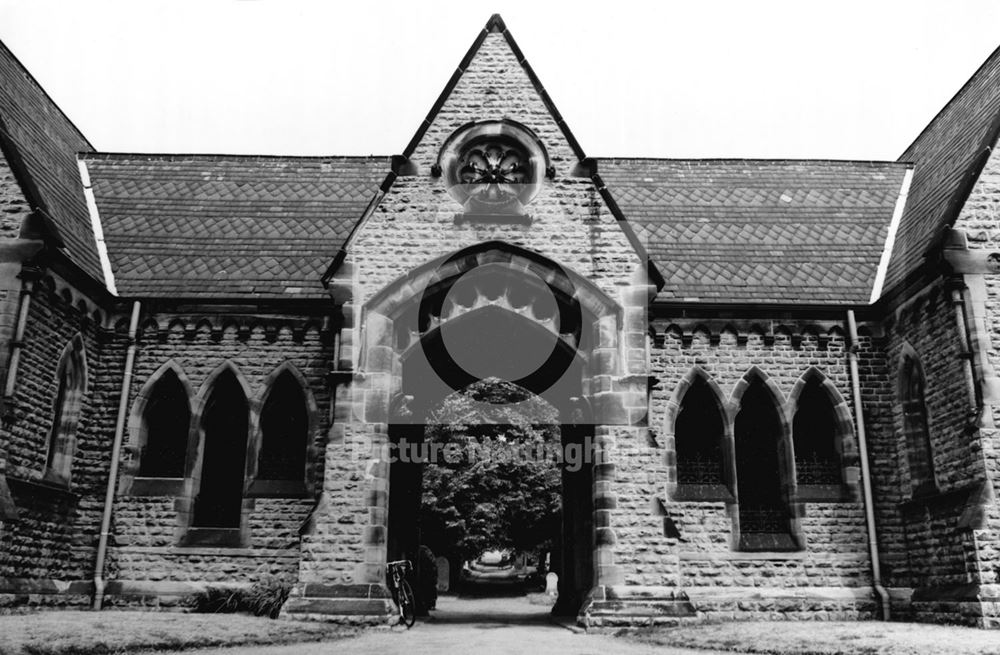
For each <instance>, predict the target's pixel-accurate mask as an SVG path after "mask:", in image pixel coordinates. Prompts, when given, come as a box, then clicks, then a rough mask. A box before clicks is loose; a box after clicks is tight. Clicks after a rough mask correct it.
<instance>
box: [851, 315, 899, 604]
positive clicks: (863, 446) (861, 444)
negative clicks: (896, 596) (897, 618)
mask: <svg viewBox="0 0 1000 655" xmlns="http://www.w3.org/2000/svg"><path fill="white" fill-rule="evenodd" d="M847 329H848V332H849V334H850V338H851V346H850V348H849V349H848V351H847V357H848V360H849V361H850V366H851V390H852V392H853V396H854V416H855V421H856V422H857V429H858V451H859V455H860V458H861V487H862V489H863V490H864V496H865V524H866V527H867V528H868V557H869V559H871V564H872V588H873V589H874V590H875V593H876V594H877V595H878V597H879V600H880V601H881V603H882V620H883V621H888V620H889V618H890V614H891V607H890V603H889V592H888V591H886V589H885V587H883V586H882V566H881V564H880V563H879V555H878V533H877V532H876V531H875V507H874V506H873V504H872V478H871V470H870V469H869V467H868V439H867V436H866V434H865V419H864V413H863V406H862V404H861V381H860V377H859V375H858V323H857V320H856V319H855V317H854V310H853V309H848V310H847Z"/></svg>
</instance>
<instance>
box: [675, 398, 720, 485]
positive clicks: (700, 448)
mask: <svg viewBox="0 0 1000 655" xmlns="http://www.w3.org/2000/svg"><path fill="white" fill-rule="evenodd" d="M724 432H725V423H724V422H723V419H722V412H721V410H720V407H719V403H718V400H717V399H716V396H715V394H714V393H713V392H712V389H711V387H710V386H709V385H708V383H707V382H706V381H705V380H703V379H702V378H696V379H695V381H694V382H693V383H692V384H691V386H690V387H689V388H688V390H687V391H686V392H685V393H684V397H683V399H682V400H681V407H680V412H678V414H677V419H676V421H675V422H674V443H675V447H676V451H677V483H678V484H697V485H721V484H725V470H724V469H723V458H722V439H723V434H724Z"/></svg>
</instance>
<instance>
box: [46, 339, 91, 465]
mask: <svg viewBox="0 0 1000 655" xmlns="http://www.w3.org/2000/svg"><path fill="white" fill-rule="evenodd" d="M56 377H57V380H58V382H57V387H56V395H55V397H54V398H53V401H52V426H51V427H50V428H49V434H48V438H47V440H46V454H45V473H44V477H45V478H46V479H47V480H49V481H51V482H57V483H60V484H68V483H69V478H70V471H71V469H72V464H73V451H74V449H75V445H76V429H77V425H78V424H79V421H80V411H81V409H82V405H83V396H84V394H85V393H86V391H87V360H86V353H85V351H84V345H83V339H82V338H81V337H80V335H77V336H75V337H74V338H73V340H72V341H70V343H69V344H68V345H67V346H66V348H65V350H63V354H62V357H60V359H59V365H58V367H57V368H56Z"/></svg>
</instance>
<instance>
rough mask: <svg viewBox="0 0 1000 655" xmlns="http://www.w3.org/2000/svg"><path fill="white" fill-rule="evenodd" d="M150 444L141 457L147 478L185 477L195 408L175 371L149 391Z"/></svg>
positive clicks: (147, 429) (147, 421)
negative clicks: (188, 444)
mask: <svg viewBox="0 0 1000 655" xmlns="http://www.w3.org/2000/svg"><path fill="white" fill-rule="evenodd" d="M142 420H143V426H144V429H145V433H146V444H145V446H143V449H142V453H141V454H140V459H139V475H140V476H141V477H145V478H181V477H184V461H185V459H186V457H187V442H188V430H189V426H190V424H191V407H190V405H189V404H188V396H187V392H186V391H185V389H184V385H183V384H181V381H180V380H179V379H178V377H177V374H176V373H174V372H173V371H167V372H166V373H164V375H163V377H161V378H160V379H159V380H158V381H157V382H156V384H155V385H154V387H153V389H152V391H151V392H150V394H149V398H148V399H147V401H146V407H145V409H144V411H143V418H142Z"/></svg>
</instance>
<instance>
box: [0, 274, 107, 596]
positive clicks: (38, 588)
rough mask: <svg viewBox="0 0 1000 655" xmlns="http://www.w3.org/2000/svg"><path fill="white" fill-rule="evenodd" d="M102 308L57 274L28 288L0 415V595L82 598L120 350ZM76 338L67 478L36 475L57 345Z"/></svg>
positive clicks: (42, 457)
mask: <svg viewBox="0 0 1000 655" xmlns="http://www.w3.org/2000/svg"><path fill="white" fill-rule="evenodd" d="M104 317H105V314H104V312H103V311H102V310H101V309H99V308H97V307H96V306H95V305H94V304H93V303H92V302H91V301H90V300H88V299H86V298H85V297H83V296H82V295H81V294H79V292H78V291H76V290H75V289H74V288H72V287H71V286H69V285H68V284H66V283H65V281H63V280H61V279H59V278H55V277H52V276H47V277H45V278H43V279H42V280H40V281H39V282H38V283H37V285H36V287H35V291H34V293H33V294H32V299H31V307H30V312H29V314H28V319H27V325H26V331H25V338H24V346H23V350H22V356H21V361H20V366H19V369H18V376H17V385H16V387H15V390H14V395H13V397H12V398H10V399H9V400H8V404H7V409H8V411H9V416H8V421H7V422H5V424H4V425H3V426H2V427H0V430H2V435H0V437H2V440H3V441H4V443H5V444H6V452H7V463H6V469H7V470H6V475H7V482H8V485H9V486H10V490H11V495H12V498H13V500H14V503H15V505H16V507H17V518H16V519H14V520H12V521H9V522H7V523H6V524H5V525H4V530H3V532H2V534H0V579H2V581H0V600H2V602H3V603H4V604H20V603H24V602H31V603H36V602H37V603H58V604H65V603H85V602H87V600H88V595H89V593H90V591H89V590H90V580H91V578H92V576H93V567H94V559H95V547H96V543H97V535H98V532H99V526H100V520H101V510H102V507H103V495H104V490H105V484H106V481H107V474H108V465H109V462H110V452H109V451H110V444H111V439H112V434H113V430H114V418H115V415H114V408H115V407H116V406H117V400H118V393H119V385H120V379H121V367H122V363H123V358H122V355H123V349H122V348H121V346H122V344H121V342H120V341H118V340H116V339H114V338H109V337H108V335H107V333H106V331H105V330H103V329H102V327H101V326H102V324H103V323H104V321H105V318H104ZM77 334H79V335H81V336H82V337H83V341H84V344H85V348H86V359H87V366H88V392H87V394H86V395H85V396H84V398H83V409H82V414H81V416H80V421H79V424H78V428H77V432H76V444H75V449H74V452H73V461H72V468H71V478H70V481H69V485H68V486H65V485H59V484H53V483H51V482H49V481H48V480H47V479H46V470H45V469H46V466H45V464H46V453H47V442H48V435H49V431H50V428H51V424H52V417H53V401H54V398H55V395H56V387H57V384H58V381H57V377H56V369H57V366H58V364H59V360H60V356H61V355H62V352H63V350H64V348H65V347H66V346H67V344H68V343H69V342H70V341H71V340H72V339H73V338H74V336H76V335H77Z"/></svg>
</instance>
